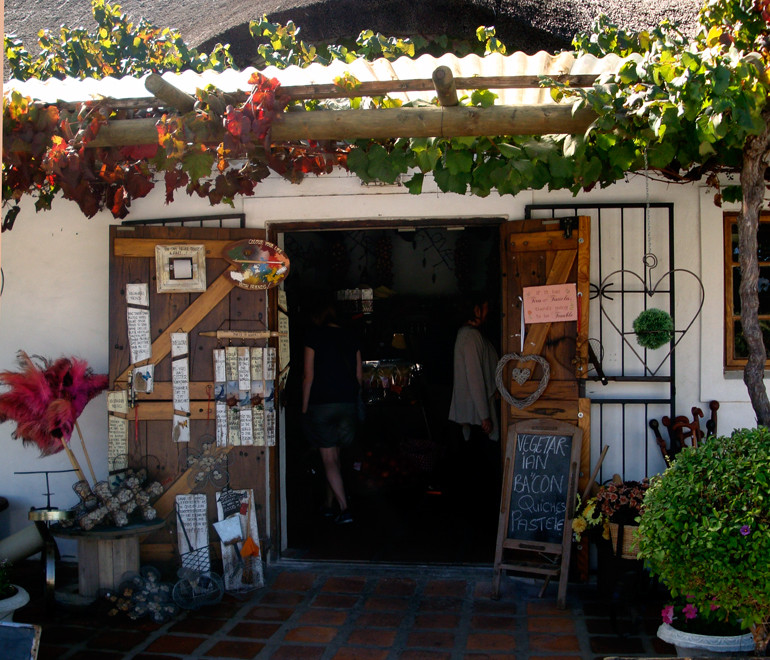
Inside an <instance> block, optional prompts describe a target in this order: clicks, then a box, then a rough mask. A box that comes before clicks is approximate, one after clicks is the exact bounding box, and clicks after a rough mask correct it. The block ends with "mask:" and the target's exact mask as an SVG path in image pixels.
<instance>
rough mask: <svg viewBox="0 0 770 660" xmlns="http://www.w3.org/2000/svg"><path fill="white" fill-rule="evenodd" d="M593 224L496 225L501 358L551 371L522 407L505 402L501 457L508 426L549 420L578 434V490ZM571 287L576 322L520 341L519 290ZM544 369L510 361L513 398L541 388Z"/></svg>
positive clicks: (582, 220)
mask: <svg viewBox="0 0 770 660" xmlns="http://www.w3.org/2000/svg"><path fill="white" fill-rule="evenodd" d="M590 226H591V225H590V218H588V217H585V216H580V217H574V218H563V219H546V220H520V221H512V222H506V223H504V224H503V225H501V228H500V232H501V240H500V247H501V252H502V254H501V265H502V271H503V295H502V305H503V318H502V323H503V338H502V350H503V354H504V355H507V354H511V353H515V354H519V355H524V356H527V355H538V356H542V357H544V358H545V359H546V360H547V361H548V364H549V367H550V379H549V380H548V384H547V386H546V388H545V390H544V391H543V393H542V394H541V395H540V397H539V398H538V399H537V400H536V401H534V402H533V403H531V404H530V405H528V406H526V407H522V408H519V407H517V406H515V405H510V404H508V403H507V402H506V401H505V400H504V401H503V404H502V405H503V414H502V420H503V423H502V429H503V430H504V433H503V434H502V439H503V447H502V451H503V455H505V451H506V447H505V440H506V439H507V435H508V434H507V429H508V427H509V425H511V424H514V423H516V422H519V421H522V420H530V419H537V418H552V419H556V420H559V421H562V422H567V423H569V424H573V425H575V426H578V427H580V429H581V430H582V431H583V445H582V451H581V465H580V484H581V486H580V487H581V488H582V487H583V486H584V485H585V482H586V481H587V478H588V474H589V471H590V467H589V463H590V433H589V430H590V425H589V413H590V402H589V401H588V400H587V399H585V398H583V397H582V390H583V388H582V386H581V382H580V381H581V379H583V378H585V376H586V373H587V352H588V341H587V340H588V297H589V256H590V243H589V237H590V236H589V234H590ZM565 283H576V285H577V294H578V320H577V321H567V322H559V323H533V324H531V325H527V324H524V335H525V336H524V341H523V342H522V337H521V326H522V300H521V297H522V290H523V289H524V288H525V287H531V286H543V285H552V284H565ZM515 368H518V369H530V370H531V375H530V378H529V379H528V380H527V381H526V382H524V383H523V384H519V383H518V382H517V381H515V380H514V379H513V376H512V375H513V373H514V369H515ZM541 377H542V367H541V366H540V365H538V364H536V363H535V362H531V361H529V362H517V361H515V360H510V361H509V362H507V364H506V367H505V370H504V371H503V382H504V384H505V385H506V388H507V389H508V392H510V394H511V396H512V397H514V398H515V399H518V400H522V399H526V398H527V397H528V396H529V395H530V394H532V393H533V392H535V391H536V390H537V389H538V388H539V385H540V382H541Z"/></svg>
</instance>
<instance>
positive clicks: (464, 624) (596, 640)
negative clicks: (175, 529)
mask: <svg viewBox="0 0 770 660" xmlns="http://www.w3.org/2000/svg"><path fill="white" fill-rule="evenodd" d="M491 578H492V570H491V568H478V567H472V568H468V569H463V568H459V567H452V568H447V569H443V568H439V567H430V568H425V567H422V568H420V567H400V568H399V567H377V566H364V565H350V566H340V565H331V566H330V565H324V564H320V565H317V564H312V565H300V566H294V565H291V564H290V565H286V564H283V565H277V566H275V565H274V566H271V567H269V568H268V569H267V571H266V586H265V587H264V588H263V589H260V590H258V591H255V592H253V593H252V594H251V595H250V597H249V598H248V599H247V600H239V599H236V598H233V597H231V596H228V595H226V596H225V597H224V599H223V600H222V602H221V603H219V604H217V605H211V606H206V607H204V608H201V609H198V610H194V611H189V612H184V613H183V614H182V615H181V616H179V617H177V618H176V619H174V620H172V621H169V622H167V623H165V624H162V625H156V624H153V623H151V622H150V621H149V620H140V621H136V622H134V621H130V620H129V619H127V618H123V619H119V618H117V617H107V616H105V615H104V608H103V607H100V608H97V612H96V614H95V613H94V612H93V606H92V609H82V608H80V609H72V608H62V607H61V606H57V608H56V609H55V610H54V611H53V612H52V613H50V614H49V615H46V614H45V609H44V607H43V603H42V598H40V597H37V598H33V601H32V602H31V603H30V604H29V605H28V606H27V607H25V608H24V609H22V610H19V611H18V612H17V614H16V621H22V622H31V623H40V624H41V625H42V627H43V633H42V641H41V648H40V652H39V655H38V657H39V658H40V660H53V659H54V658H55V659H57V660H118V659H133V660H171V659H180V658H186V659H187V658H189V659H194V658H195V659H197V658H201V659H204V658H274V659H276V660H281V659H291V660H305V659H307V660H310V659H318V660H332V659H333V660H395V659H396V658H398V659H400V660H444V659H446V660H455V659H460V658H462V659H469V660H470V659H476V660H480V659H483V658H489V659H494V660H507V659H513V658H517V659H519V660H521V659H525V658H527V659H532V660H538V659H540V658H543V659H545V658H549V659H551V660H555V659H557V658H560V659H579V658H585V659H592V660H593V659H595V658H605V657H613V656H622V657H661V656H673V655H675V653H674V649H673V647H671V646H669V645H667V644H665V643H663V642H661V641H660V640H658V639H657V638H656V637H655V634H654V633H655V629H656V627H657V623H658V621H657V618H658V614H657V612H658V611H659V607H658V604H657V603H655V604H650V605H648V606H646V610H647V611H646V612H639V611H635V610H631V609H630V608H629V607H628V606H627V605H623V604H618V603H615V604H613V603H610V602H606V601H603V600H602V599H601V598H599V596H598V592H597V590H596V588H595V587H592V586H591V585H570V587H569V589H568V598H567V608H566V609H565V610H559V609H557V607H556V587H555V585H551V586H549V588H548V591H547V592H546V594H545V596H544V597H543V598H539V597H538V592H539V589H540V585H539V584H535V582H534V581H532V580H526V579H518V578H504V579H503V587H502V597H501V598H500V599H499V600H492V599H491V598H490V592H491ZM100 605H101V604H100ZM613 611H614V612H615V613H616V614H617V615H618V616H617V620H616V621H613V620H612V618H611V614H612V612H613ZM0 655H1V654H0Z"/></svg>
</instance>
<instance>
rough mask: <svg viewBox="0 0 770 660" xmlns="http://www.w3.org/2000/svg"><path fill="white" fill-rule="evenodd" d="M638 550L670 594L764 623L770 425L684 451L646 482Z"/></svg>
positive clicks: (768, 611)
mask: <svg viewBox="0 0 770 660" xmlns="http://www.w3.org/2000/svg"><path fill="white" fill-rule="evenodd" d="M638 538H639V555H640V557H642V558H643V559H645V560H646V562H647V564H648V566H649V568H650V570H651V571H652V573H653V574H654V575H657V576H658V577H659V578H660V580H661V582H663V584H665V585H666V586H667V587H668V589H669V590H670V591H671V593H672V595H673V596H674V597H677V596H686V597H687V600H688V602H690V603H692V604H693V605H694V607H696V608H697V609H698V610H702V611H704V612H705V611H708V610H709V609H710V608H711V606H712V605H713V604H715V603H716V604H717V605H718V606H719V607H720V608H721V609H722V610H723V611H724V613H725V616H726V617H727V616H732V617H735V618H737V619H740V620H742V625H743V627H744V628H746V629H749V628H751V629H752V631H753V633H754V640H755V643H756V644H757V648H762V646H760V645H759V644H760V642H761V643H762V644H763V645H764V644H766V640H767V633H768V625H770V561H768V559H769V558H770V430H769V429H767V428H766V427H759V428H756V429H740V430H737V431H734V432H733V434H732V435H731V436H729V437H726V436H722V437H712V438H709V439H707V440H705V441H703V442H702V443H701V444H700V445H699V446H698V447H697V448H685V449H684V450H683V451H682V452H681V453H680V454H679V455H678V456H677V458H676V460H674V461H673V463H672V464H671V465H670V466H669V467H668V468H667V469H666V471H665V472H664V473H663V474H662V475H658V476H657V477H654V478H653V479H652V483H651V485H650V488H649V490H648V491H647V494H646V496H645V499H644V506H643V508H642V515H641V518H640V522H639V536H638Z"/></svg>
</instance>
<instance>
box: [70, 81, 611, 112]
mask: <svg viewBox="0 0 770 660" xmlns="http://www.w3.org/2000/svg"><path fill="white" fill-rule="evenodd" d="M596 78H597V76H596V75H594V74H580V75H575V76H572V75H569V74H564V75H558V76H551V79H552V80H553V81H555V82H558V83H565V84H569V85H570V86H571V87H591V86H592V85H593V84H594V82H595V81H596ZM164 82H165V81H164ZM454 83H455V89H462V90H473V89H534V88H540V87H542V76H533V75H519V76H485V77H482V76H473V77H469V78H454ZM151 84H152V83H151ZM431 90H435V84H434V82H433V80H432V79H424V78H415V79H406V80H374V81H369V82H362V83H360V84H358V85H356V86H355V87H353V88H350V89H348V88H343V87H340V86H338V85H336V84H334V83H325V84H318V85H287V86H281V95H282V96H284V97H286V98H288V100H289V101H302V100H305V99H308V100H310V99H315V100H323V99H341V98H355V97H360V96H366V97H373V96H386V95H388V94H395V93H401V94H408V93H410V92H429V91H431ZM177 92H178V93H179V94H183V95H184V96H185V97H186V98H185V100H187V99H191V100H192V101H193V102H194V99H193V98H192V97H191V96H189V95H187V94H185V93H184V92H182V91H181V90H177ZM152 93H153V94H154V92H152ZM228 97H229V98H231V99H232V101H233V102H234V103H243V101H245V100H246V98H247V97H248V94H247V93H246V92H232V93H229V94H228ZM57 105H58V106H59V107H60V108H66V109H67V110H75V111H76V110H78V109H79V108H80V103H73V102H62V103H58V104H57ZM109 105H110V107H112V108H115V109H118V108H120V109H130V108H142V109H143V108H149V107H158V106H171V107H176V106H175V105H174V101H173V100H165V99H163V98H161V97H159V96H157V95H156V96H155V97H154V98H149V97H146V98H131V99H112V100H110V101H109Z"/></svg>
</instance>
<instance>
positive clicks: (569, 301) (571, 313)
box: [522, 283, 577, 325]
mask: <svg viewBox="0 0 770 660" xmlns="http://www.w3.org/2000/svg"><path fill="white" fill-rule="evenodd" d="M522 297H523V299H524V322H525V323H526V324H527V325H529V324H530V323H559V322H561V321H577V289H576V285H575V284H574V283H572V284H549V285H547V286H527V287H524V289H523V290H522Z"/></svg>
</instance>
